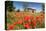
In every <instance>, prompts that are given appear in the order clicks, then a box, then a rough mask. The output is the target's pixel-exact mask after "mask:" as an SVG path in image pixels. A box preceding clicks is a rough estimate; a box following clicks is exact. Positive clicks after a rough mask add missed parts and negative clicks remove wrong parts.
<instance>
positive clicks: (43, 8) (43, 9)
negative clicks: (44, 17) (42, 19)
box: [42, 3, 45, 13]
mask: <svg viewBox="0 0 46 31" xmlns="http://www.w3.org/2000/svg"><path fill="white" fill-rule="evenodd" d="M42 11H43V13H45V4H44V3H43V4H42Z"/></svg>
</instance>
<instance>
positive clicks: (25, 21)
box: [7, 12, 45, 30]
mask: <svg viewBox="0 0 46 31" xmlns="http://www.w3.org/2000/svg"><path fill="white" fill-rule="evenodd" d="M44 21H45V15H44V14H43V13H31V12H7V29H8V30H20V29H36V28H44V27H45V22H44Z"/></svg>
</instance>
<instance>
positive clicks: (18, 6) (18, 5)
mask: <svg viewBox="0 0 46 31" xmlns="http://www.w3.org/2000/svg"><path fill="white" fill-rule="evenodd" d="M23 4H25V3H24V2H19V1H14V2H13V6H14V7H16V10H17V9H20V10H23ZM26 4H27V5H28V6H27V7H28V8H33V9H36V11H37V12H39V11H41V10H42V3H34V2H26Z"/></svg>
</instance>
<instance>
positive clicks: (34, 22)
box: [32, 19, 36, 27]
mask: <svg viewBox="0 0 46 31" xmlns="http://www.w3.org/2000/svg"><path fill="white" fill-rule="evenodd" d="M32 24H33V26H35V27H36V20H35V19H33V20H32Z"/></svg>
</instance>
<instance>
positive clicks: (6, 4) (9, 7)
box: [5, 1, 14, 12]
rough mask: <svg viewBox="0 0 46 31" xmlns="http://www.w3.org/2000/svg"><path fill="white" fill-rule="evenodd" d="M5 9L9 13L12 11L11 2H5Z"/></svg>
mask: <svg viewBox="0 0 46 31" xmlns="http://www.w3.org/2000/svg"><path fill="white" fill-rule="evenodd" d="M5 9H6V10H8V11H9V12H11V11H13V10H14V7H13V1H5Z"/></svg>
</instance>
